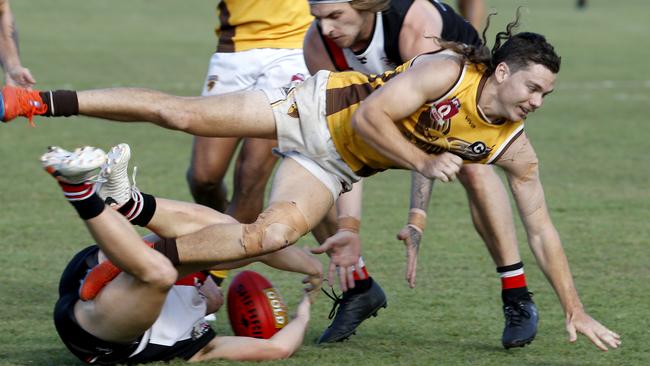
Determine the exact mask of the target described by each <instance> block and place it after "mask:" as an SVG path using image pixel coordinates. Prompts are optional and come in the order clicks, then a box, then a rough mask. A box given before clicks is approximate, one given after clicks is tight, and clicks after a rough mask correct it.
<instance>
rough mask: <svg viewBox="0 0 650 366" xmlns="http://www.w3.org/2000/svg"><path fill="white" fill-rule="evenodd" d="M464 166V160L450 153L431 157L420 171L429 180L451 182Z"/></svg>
mask: <svg viewBox="0 0 650 366" xmlns="http://www.w3.org/2000/svg"><path fill="white" fill-rule="evenodd" d="M462 166H463V159H461V158H460V157H459V156H457V155H454V154H452V153H449V152H444V153H442V154H440V155H431V156H430V157H429V159H427V160H426V161H425V163H424V165H423V167H422V168H421V169H420V170H419V171H418V173H420V174H422V175H424V176H425V177H427V178H429V179H438V180H440V181H443V182H451V181H452V180H454V179H455V178H456V174H458V171H459V170H460V168H461V167H462Z"/></svg>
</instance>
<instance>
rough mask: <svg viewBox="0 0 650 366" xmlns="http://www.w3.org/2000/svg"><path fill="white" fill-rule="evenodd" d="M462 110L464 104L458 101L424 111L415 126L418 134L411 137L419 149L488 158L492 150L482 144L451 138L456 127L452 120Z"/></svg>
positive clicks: (431, 152) (441, 104)
mask: <svg viewBox="0 0 650 366" xmlns="http://www.w3.org/2000/svg"><path fill="white" fill-rule="evenodd" d="M459 111H460V101H459V100H458V99H457V98H451V99H447V100H444V101H442V102H440V103H436V104H434V105H432V106H431V108H430V109H429V110H428V111H427V110H425V111H423V113H422V114H420V116H419V118H418V122H417V124H416V125H415V131H413V132H412V133H408V134H407V138H409V139H410V140H411V142H413V143H414V144H415V145H416V146H417V147H418V148H420V149H421V150H423V151H425V152H426V153H429V154H440V153H442V152H445V151H449V152H451V153H454V154H456V155H458V156H460V157H461V158H463V160H467V161H480V160H483V159H485V158H486V157H487V156H488V155H489V154H490V152H491V151H492V148H490V147H488V146H487V145H486V144H485V143H484V142H482V141H473V142H472V141H465V140H463V139H459V138H457V137H452V136H449V133H450V131H451V128H452V121H451V119H452V117H454V116H455V115H457V114H458V112H459Z"/></svg>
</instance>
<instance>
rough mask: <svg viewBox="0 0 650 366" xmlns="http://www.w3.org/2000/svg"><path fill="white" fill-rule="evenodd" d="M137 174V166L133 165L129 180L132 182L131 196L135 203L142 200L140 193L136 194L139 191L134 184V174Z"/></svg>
mask: <svg viewBox="0 0 650 366" xmlns="http://www.w3.org/2000/svg"><path fill="white" fill-rule="evenodd" d="M137 174H138V167H137V166H134V167H133V173H131V182H133V184H131V197H132V198H133V200H134V201H135V203H139V202H140V201H142V195H141V194H138V193H140V190H139V189H138V187H137V186H136V185H135V176H136V175H137Z"/></svg>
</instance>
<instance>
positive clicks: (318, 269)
mask: <svg viewBox="0 0 650 366" xmlns="http://www.w3.org/2000/svg"><path fill="white" fill-rule="evenodd" d="M303 250H304V251H305V252H306V253H307V258H308V259H309V260H310V261H311V262H312V263H313V265H312V267H313V268H314V269H315V272H314V273H310V274H308V275H307V276H305V278H303V280H302V283H303V284H305V287H304V289H305V294H306V295H307V296H308V297H309V301H310V302H311V303H312V304H313V303H314V301H315V300H316V297H318V294H320V289H321V287H322V286H323V264H322V263H321V262H320V260H318V258H316V257H314V256H313V255H312V254H311V252H310V250H309V248H307V247H305V248H303Z"/></svg>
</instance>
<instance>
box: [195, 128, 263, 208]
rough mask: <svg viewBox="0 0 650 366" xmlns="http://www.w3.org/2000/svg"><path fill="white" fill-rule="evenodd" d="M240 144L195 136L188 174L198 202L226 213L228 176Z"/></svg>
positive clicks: (234, 139)
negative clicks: (226, 181)
mask: <svg viewBox="0 0 650 366" xmlns="http://www.w3.org/2000/svg"><path fill="white" fill-rule="evenodd" d="M238 142H239V139H238V138H213V137H200V136H196V137H194V144H193V146H192V160H191V161H190V167H189V169H188V171H187V183H188V185H189V187H190V192H191V193H192V196H193V197H194V201H196V202H197V203H200V204H202V205H205V206H208V207H211V208H213V209H215V210H217V211H219V212H226V209H227V208H228V189H227V187H226V183H225V181H224V177H225V175H226V171H227V170H228V165H229V164H230V160H231V159H232V156H233V155H234V153H235V149H236V148H237V144H238ZM260 210H261V209H260ZM258 214H259V212H258ZM256 216H257V215H256Z"/></svg>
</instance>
